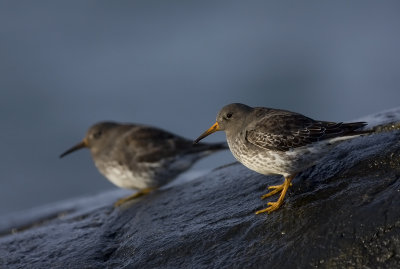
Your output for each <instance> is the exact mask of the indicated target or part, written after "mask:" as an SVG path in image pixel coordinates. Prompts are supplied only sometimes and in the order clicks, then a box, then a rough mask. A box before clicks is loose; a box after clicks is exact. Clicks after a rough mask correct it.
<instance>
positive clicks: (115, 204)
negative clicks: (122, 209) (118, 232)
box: [114, 188, 153, 207]
mask: <svg viewBox="0 0 400 269" xmlns="http://www.w3.org/2000/svg"><path fill="white" fill-rule="evenodd" d="M152 190H153V189H150V188H149V189H143V190H140V191H138V192H136V193H134V194H132V195H130V196H128V197H124V198H121V199H119V200H118V201H116V202H115V203H114V207H119V206H121V205H123V204H125V203H126V202H128V201H131V200H133V199H136V198H139V197H140V196H143V195H146V194H148V193H149V192H151V191H152Z"/></svg>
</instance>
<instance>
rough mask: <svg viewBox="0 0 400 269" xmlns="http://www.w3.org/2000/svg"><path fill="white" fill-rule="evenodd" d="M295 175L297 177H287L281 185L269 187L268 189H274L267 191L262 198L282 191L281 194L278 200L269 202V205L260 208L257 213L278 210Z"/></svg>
mask: <svg viewBox="0 0 400 269" xmlns="http://www.w3.org/2000/svg"><path fill="white" fill-rule="evenodd" d="M294 177H295V175H293V176H289V177H287V178H285V181H284V182H283V184H281V185H276V186H270V187H268V189H272V191H271V192H269V193H267V194H264V195H263V196H262V197H261V199H265V198H267V197H270V196H271V195H274V194H276V193H278V192H281V195H280V196H279V199H278V201H276V202H269V203H268V204H267V205H269V207H267V208H264V209H261V210H258V211H257V212H256V214H260V213H264V212H267V213H271V212H272V211H275V210H277V209H278V208H279V207H280V206H281V205H282V204H283V200H284V199H285V195H286V192H287V190H288V189H289V187H290V186H291V185H292V183H291V181H292V180H293V178H294Z"/></svg>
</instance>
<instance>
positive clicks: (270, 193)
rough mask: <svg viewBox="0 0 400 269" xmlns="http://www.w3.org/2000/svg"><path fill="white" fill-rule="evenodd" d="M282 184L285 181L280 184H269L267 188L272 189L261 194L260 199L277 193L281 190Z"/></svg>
mask: <svg viewBox="0 0 400 269" xmlns="http://www.w3.org/2000/svg"><path fill="white" fill-rule="evenodd" d="M284 185H285V183H283V184H281V185H274V186H269V187H268V190H273V191H270V192H269V193H267V194H264V195H263V196H261V199H265V198H267V197H270V196H272V195H274V194H277V193H278V192H281V191H282V190H283V187H284ZM289 186H292V183H290V185H289Z"/></svg>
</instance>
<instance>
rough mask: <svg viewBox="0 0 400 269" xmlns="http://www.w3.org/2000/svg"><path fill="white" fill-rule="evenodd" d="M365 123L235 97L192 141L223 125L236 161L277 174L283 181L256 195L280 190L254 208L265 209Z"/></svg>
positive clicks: (277, 204) (273, 206)
mask: <svg viewBox="0 0 400 269" xmlns="http://www.w3.org/2000/svg"><path fill="white" fill-rule="evenodd" d="M365 125H367V123H365V122H352V123H342V122H339V123H336V122H328V121H318V120H313V119H311V118H308V117H306V116H303V115H301V114H298V113H295V112H290V111H286V110H280V109H272V108H265V107H254V108H253V107H249V106H247V105H244V104H238V103H235V104H229V105H227V106H225V107H223V108H222V109H221V110H220V111H219V113H218V116H217V121H216V123H215V124H214V125H213V126H211V128H209V129H208V130H207V131H205V132H204V133H203V134H202V135H200V137H199V138H197V139H196V140H195V141H194V143H198V142H199V141H200V140H201V139H203V138H204V137H206V136H208V135H210V134H212V133H214V132H216V131H220V130H221V131H225V133H226V139H227V141H228V145H229V148H230V150H231V152H232V154H233V156H234V157H235V158H236V159H237V160H238V161H239V162H241V163H242V164H243V165H245V166H246V167H247V168H249V169H251V170H254V171H256V172H258V173H261V174H264V175H270V174H278V175H283V176H284V178H285V180H284V182H283V184H281V185H276V186H270V187H269V188H268V189H269V190H271V191H270V192H269V193H267V194H265V195H263V196H262V197H261V199H265V198H267V197H270V196H272V195H274V194H277V193H281V194H280V197H279V199H278V200H277V201H276V202H269V203H268V207H267V208H265V209H262V210H258V211H257V212H256V214H259V213H263V212H268V213H270V212H272V211H274V210H277V209H278V208H279V207H280V206H281V205H282V203H283V200H284V198H285V195H286V192H287V190H288V188H289V186H291V181H292V180H293V178H294V177H295V176H296V174H298V173H299V172H301V171H303V170H305V169H306V168H308V167H310V166H313V165H314V164H315V163H316V162H317V161H319V160H320V159H321V158H322V157H323V156H324V155H325V154H327V153H328V152H329V150H330V149H331V148H332V147H333V146H335V145H337V144H338V143H339V142H341V141H344V140H346V139H350V138H354V137H356V136H359V135H362V134H365V133H369V132H370V131H363V130H360V129H361V128H362V127H364V126H365Z"/></svg>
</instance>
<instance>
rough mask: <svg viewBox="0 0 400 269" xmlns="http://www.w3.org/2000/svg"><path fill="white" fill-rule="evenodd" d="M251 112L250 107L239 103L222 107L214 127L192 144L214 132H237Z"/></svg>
mask: <svg viewBox="0 0 400 269" xmlns="http://www.w3.org/2000/svg"><path fill="white" fill-rule="evenodd" d="M252 110H253V108H252V107H249V106H246V105H244V104H239V103H234V104H229V105H226V106H224V107H223V108H222V109H221V110H220V111H219V112H218V115H217V120H216V122H215V123H214V125H212V126H211V127H210V128H209V129H208V130H207V131H205V132H204V133H203V134H202V135H200V136H199V137H198V138H197V139H196V140H195V141H194V143H195V144H196V143H198V142H199V141H200V140H202V139H203V138H205V137H206V136H208V135H210V134H212V133H214V132H216V131H225V132H227V133H229V132H231V131H237V130H238V129H240V128H241V127H242V125H243V122H244V120H245V119H246V117H247V115H248V114H249V113H250V112H251V111H252Z"/></svg>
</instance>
